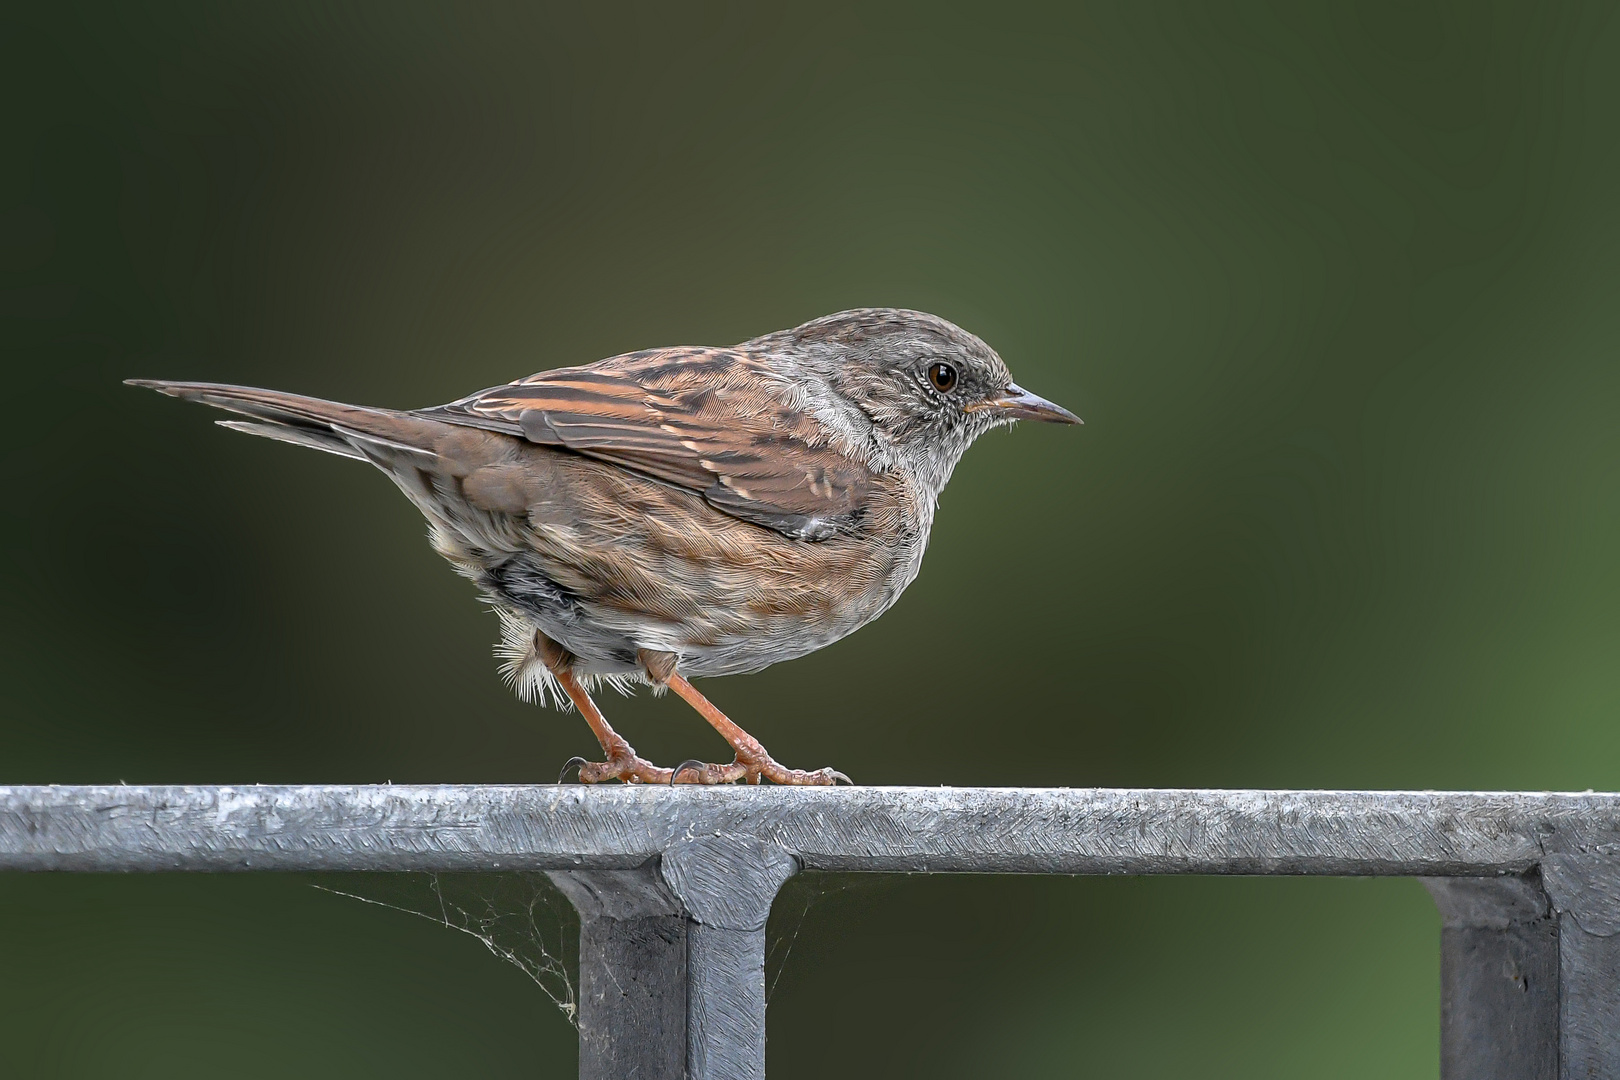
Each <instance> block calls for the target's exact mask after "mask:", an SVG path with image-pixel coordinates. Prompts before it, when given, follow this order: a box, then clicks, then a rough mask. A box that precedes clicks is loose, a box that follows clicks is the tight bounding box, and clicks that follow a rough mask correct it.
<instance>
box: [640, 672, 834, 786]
mask: <svg viewBox="0 0 1620 1080" xmlns="http://www.w3.org/2000/svg"><path fill="white" fill-rule="evenodd" d="M664 681H665V682H666V683H668V685H669V688H670V689H671V690H673V691H675V692H676V693H677V694H679V695H680V696H681V698H682V699H683V700H685V702H686V703H687V704H688V705H690V706H692V708H694V709H696V710H697V711H698V714H699V715H701V716H702V717H703V719H705V720H707V721H708V722H709V724H710V726H712V727H713V728H714V730H716V731H718V732H719V733H720V737H721V738H723V739H725V740H726V742H728V743H730V744H731V748H732V749H733V750H735V751H736V752H737V760H736V761H735V762H733V763H732V764H730V765H727V766H715V765H702V764H701V763H694V767H693V768H688V766H686V765H683V766H681V767H680V768H679V769H677V770H675V771H676V773H677V775H678V777H680V778H683V779H684V777H685V776H686V774H687V773H689V772H698V773H700V774H703V775H708V771H709V770H717V772H720V773H724V774H728V775H729V774H731V773H732V772H733V770H739V773H738V774H737V775H730V779H733V780H735V779H745V780H747V781H748V782H749V783H750V784H757V783H759V781H760V778H761V777H763V778H764V779H766V780H769V781H770V782H771V783H773V784H796V785H812V786H817V787H830V786H832V785H833V784H837V783H840V782H842V783H845V784H848V783H850V782H851V781H850V779H849V777H847V776H845V775H844V774H843V773H841V772H838V771H836V770H834V769H817V770H815V771H814V772H805V771H804V770H803V769H785V768H783V767H782V766H780V765H778V764H777V763H776V761H775V760H774V759H773V758H772V757H771V755H770V754H767V753H766V752H765V747H763V746H761V745H760V742H759V740H758V739H756V738H754V737H753V736H752V735H750V734H748V732H746V731H744V730H743V729H742V728H740V727H738V726H737V725H736V724H735V723H733V722H732V720H731V718H730V717H729V716H727V715H726V714H725V713H723V712H721V711H720V710H719V709H717V708H715V707H714V703H713V702H711V701H710V700H709V699H708V698H706V697H704V696H703V695H702V694H700V693H698V692H697V688H696V687H694V686H693V685H692V684H691V683H689V682H687V681H686V679H684V678H683V677H681V676H680V675H677V674H676V673H675V672H673V671H671V672H670V673H669V675H668V676H667V677H666V678H665V680H664ZM696 766H701V767H700V768H699V767H696ZM701 782H704V783H725V782H728V781H726V780H719V779H715V780H704V781H701Z"/></svg>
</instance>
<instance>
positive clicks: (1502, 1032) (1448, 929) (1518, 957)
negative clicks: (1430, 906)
mask: <svg viewBox="0 0 1620 1080" xmlns="http://www.w3.org/2000/svg"><path fill="white" fill-rule="evenodd" d="M1423 884H1424V885H1425V886H1426V887H1427V888H1428V890H1429V893H1430V895H1432V896H1433V897H1434V902H1435V906H1436V907H1438V908H1439V909H1440V918H1441V929H1440V1076H1441V1080H1558V1077H1559V1072H1558V1065H1559V999H1560V995H1559V985H1560V978H1559V962H1560V949H1559V930H1560V927H1559V921H1558V919H1557V918H1556V916H1555V915H1554V914H1553V912H1552V910H1551V908H1550V906H1549V905H1548V902H1547V896H1546V894H1545V893H1543V891H1542V889H1541V885H1540V882H1539V881H1537V880H1535V879H1534V878H1533V877H1531V878H1523V877H1503V878H1425V879H1423Z"/></svg>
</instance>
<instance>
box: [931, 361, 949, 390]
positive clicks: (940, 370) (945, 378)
mask: <svg viewBox="0 0 1620 1080" xmlns="http://www.w3.org/2000/svg"><path fill="white" fill-rule="evenodd" d="M928 381H929V382H931V383H933V384H934V389H935V390H938V391H939V392H940V393H942V394H948V393H950V392H951V388H952V387H954V386H955V385H956V369H955V368H953V367H951V365H949V364H947V363H945V362H944V361H939V362H937V363H934V364H930V365H929V366H928Z"/></svg>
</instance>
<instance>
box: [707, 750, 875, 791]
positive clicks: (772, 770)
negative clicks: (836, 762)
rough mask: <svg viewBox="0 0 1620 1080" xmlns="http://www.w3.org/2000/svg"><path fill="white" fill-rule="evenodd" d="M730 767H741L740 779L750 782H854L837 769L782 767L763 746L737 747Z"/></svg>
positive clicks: (795, 784) (809, 784)
mask: <svg viewBox="0 0 1620 1080" xmlns="http://www.w3.org/2000/svg"><path fill="white" fill-rule="evenodd" d="M731 768H733V769H741V770H742V775H741V779H743V780H746V781H748V782H749V783H750V784H757V783H759V782H760V780H762V779H764V780H769V781H770V782H771V783H773V784H788V785H791V786H793V787H833V786H834V785H836V784H848V785H851V786H853V785H854V783H855V781H853V780H851V779H850V778H849V777H847V776H845V775H844V774H843V773H841V772H839V771H838V770H837V769H816V770H814V771H812V772H805V771H804V770H803V769H788V768H784V767H783V766H781V765H778V764H777V763H776V759H775V758H773V757H771V755H769V754H767V753H766V752H765V748H764V747H760V748H759V750H758V751H752V750H745V749H742V748H738V750H737V760H736V761H734V762H733V763H732V765H731Z"/></svg>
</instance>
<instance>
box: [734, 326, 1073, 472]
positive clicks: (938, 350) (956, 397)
mask: <svg viewBox="0 0 1620 1080" xmlns="http://www.w3.org/2000/svg"><path fill="white" fill-rule="evenodd" d="M747 347H749V348H751V349H756V350H759V351H766V352H769V353H772V354H775V355H777V356H780V357H784V358H786V359H788V360H790V361H791V362H792V363H794V364H795V365H796V366H798V367H799V368H800V370H801V371H803V372H804V373H806V374H810V375H813V376H816V377H818V378H819V380H820V381H822V382H824V383H825V385H826V386H827V387H828V388H829V389H830V390H831V391H832V392H833V393H835V394H837V395H838V397H840V398H841V399H843V400H844V401H845V402H848V403H849V404H850V405H853V406H854V407H855V408H856V409H858V410H859V412H860V413H861V414H862V415H864V417H865V418H866V419H867V420H869V421H870V424H871V428H872V432H873V434H874V435H876V436H877V437H878V438H880V439H882V440H883V441H884V442H885V443H886V444H887V445H888V446H889V447H890V448H891V449H892V451H893V452H894V453H895V454H896V456H898V457H899V458H900V459H901V461H902V462H904V464H905V465H906V466H907V467H908V468H909V469H910V470H911V471H912V472H913V473H914V475H916V476H917V477H918V478H919V479H921V480H923V481H924V482H925V483H926V484H927V485H928V486H929V487H930V488H931V489H932V491H933V493H934V494H935V495H937V494H938V492H939V490H940V489H941V488H943V487H944V486H945V482H946V481H947V480H949V479H950V475H951V470H952V469H954V468H955V467H956V463H957V462H958V461H960V460H961V457H962V455H963V453H965V452H966V451H967V448H968V447H969V446H971V445H972V444H973V440H975V439H977V438H978V437H979V436H980V435H982V434H984V433H985V432H986V431H989V430H990V429H991V428H994V427H1000V426H1002V425H1005V424H1011V423H1013V422H1014V421H1017V420H1043V421H1047V422H1050V423H1059V424H1078V423H1080V422H1081V421H1080V418H1079V417H1078V416H1075V415H1074V414H1073V413H1071V412H1070V411H1069V410H1067V409H1065V408H1063V407H1062V406H1060V405H1055V404H1053V403H1052V402H1050V401H1047V400H1046V399H1045V398H1042V397H1038V396H1036V395H1035V394H1032V393H1030V392H1029V391H1028V390H1025V389H1024V388H1023V387H1021V386H1019V385H1018V384H1017V383H1015V382H1013V378H1012V374H1011V372H1009V371H1008V370H1007V365H1006V364H1004V363H1002V360H1001V357H999V356H997V355H996V351H995V350H994V349H992V348H991V347H990V346H988V345H986V344H985V343H984V342H983V341H981V340H980V339H979V338H977V337H975V336H974V335H972V334H970V333H968V332H967V331H966V330H963V329H962V328H961V327H959V326H956V325H954V324H952V323H949V322H946V321H945V320H944V319H941V318H939V317H938V316H935V315H929V314H927V313H926V312H921V311H908V310H905V309H903V308H857V309H855V310H852V311H840V312H838V313H837V314H836V315H826V316H823V317H822V318H819V319H815V320H813V321H811V322H807V323H805V324H804V325H803V326H798V327H795V328H794V329H792V330H784V331H781V332H780V333H776V334H770V335H767V336H766V337H763V338H756V339H755V340H754V341H751V342H748V343H747Z"/></svg>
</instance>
